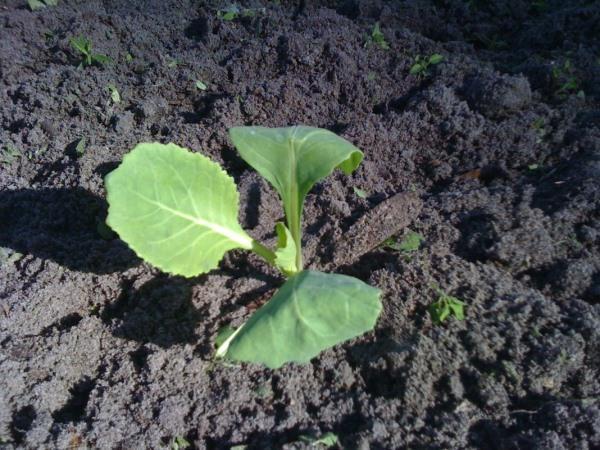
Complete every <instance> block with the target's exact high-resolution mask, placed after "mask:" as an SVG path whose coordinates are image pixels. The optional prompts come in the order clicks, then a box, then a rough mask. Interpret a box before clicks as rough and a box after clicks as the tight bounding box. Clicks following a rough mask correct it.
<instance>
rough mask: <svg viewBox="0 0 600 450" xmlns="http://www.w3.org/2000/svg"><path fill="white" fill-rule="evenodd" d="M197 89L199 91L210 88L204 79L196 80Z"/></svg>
mask: <svg viewBox="0 0 600 450" xmlns="http://www.w3.org/2000/svg"><path fill="white" fill-rule="evenodd" d="M196 89H198V90H199V91H205V90H207V89H208V86H206V84H205V83H204V82H203V81H200V80H196Z"/></svg>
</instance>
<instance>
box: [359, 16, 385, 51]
mask: <svg viewBox="0 0 600 450" xmlns="http://www.w3.org/2000/svg"><path fill="white" fill-rule="evenodd" d="M373 44H374V45H377V46H379V48H382V49H383V50H389V48H390V46H389V44H388V43H387V41H386V40H385V36H384V34H383V32H382V31H381V28H380V27H379V22H377V23H375V25H374V26H373V30H372V31H371V35H370V36H369V37H368V38H367V42H366V43H365V47H368V46H369V45H373Z"/></svg>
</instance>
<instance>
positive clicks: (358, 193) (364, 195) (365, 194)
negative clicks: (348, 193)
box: [352, 187, 369, 198]
mask: <svg viewBox="0 0 600 450" xmlns="http://www.w3.org/2000/svg"><path fill="white" fill-rule="evenodd" d="M352 190H353V191H354V193H355V194H356V196H357V197H360V198H367V197H368V196H369V193H368V192H367V191H364V190H363V189H361V188H357V187H353V188H352Z"/></svg>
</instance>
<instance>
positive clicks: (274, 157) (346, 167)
mask: <svg viewBox="0 0 600 450" xmlns="http://www.w3.org/2000/svg"><path fill="white" fill-rule="evenodd" d="M229 134H230V135H231V139H232V140H233V143H234V144H235V146H236V147H237V149H238V151H239V152H240V155H241V156H242V158H244V160H245V161H246V162H247V163H248V164H250V165H251V166H252V167H253V168H254V169H256V170H257V171H258V172H259V173H260V174H261V175H262V176H263V177H265V178H266V179H267V180H268V181H269V182H270V183H271V184H272V185H273V187H274V188H275V189H276V190H277V192H278V193H279V195H280V196H281V200H282V202H283V207H284V210H285V215H286V218H287V224H288V228H289V230H290V232H291V234H292V237H293V238H294V241H295V243H296V248H297V250H298V254H297V260H296V261H297V264H296V265H297V267H298V269H301V268H302V256H301V252H300V250H301V242H300V218H301V216H302V207H303V203H304V198H305V197H306V194H307V193H308V191H310V189H311V188H312V187H313V186H314V184H315V183H316V182H317V181H319V180H321V179H322V178H324V177H326V176H327V175H329V174H330V173H331V172H333V170H334V169H335V168H336V167H337V168H340V169H341V170H342V171H344V172H345V173H346V174H350V173H352V172H353V171H354V170H355V169H356V168H357V167H358V165H359V164H360V162H361V161H362V158H363V154H362V152H361V151H360V150H359V149H358V148H356V147H355V146H354V145H352V144H351V143H350V142H348V141H346V140H345V139H342V138H341V137H339V136H337V135H336V134H334V133H332V132H331V131H328V130H323V129H321V128H313V127H304V126H295V127H288V128H265V127H234V128H231V129H230V130H229Z"/></svg>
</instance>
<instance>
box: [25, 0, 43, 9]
mask: <svg viewBox="0 0 600 450" xmlns="http://www.w3.org/2000/svg"><path fill="white" fill-rule="evenodd" d="M27 5H29V9H31V10H32V11H37V10H38V9H43V8H45V7H46V4H44V3H43V2H41V1H40V0H27Z"/></svg>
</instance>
